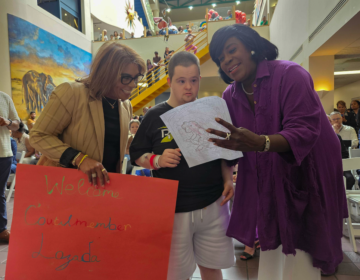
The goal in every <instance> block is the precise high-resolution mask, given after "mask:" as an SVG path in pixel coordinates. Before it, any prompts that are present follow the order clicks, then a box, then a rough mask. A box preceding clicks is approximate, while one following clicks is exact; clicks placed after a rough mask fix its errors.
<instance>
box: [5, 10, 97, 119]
mask: <svg viewBox="0 0 360 280" xmlns="http://www.w3.org/2000/svg"><path fill="white" fill-rule="evenodd" d="M8 29H9V49H10V70H11V88H12V98H13V101H14V104H15V107H16V110H17V112H18V114H19V117H20V118H21V119H26V118H27V117H28V115H29V112H30V111H35V112H37V113H40V112H41V111H42V110H43V108H44V107H45V105H46V103H47V102H48V100H49V97H50V94H51V92H52V91H53V89H54V88H55V87H56V86H57V85H59V84H61V83H64V82H67V81H74V80H75V79H77V78H80V77H84V76H86V75H87V74H88V73H89V69H90V64H91V57H92V55H91V53H88V52H86V51H84V50H82V49H80V48H78V47H76V46H74V45H72V44H70V43H68V42H66V41H64V40H62V39H60V38H58V37H56V36H54V35H53V34H51V33H49V32H47V31H45V30H43V29H41V28H39V27H37V26H35V25H33V24H31V23H30V22H28V21H26V20H23V19H21V18H18V17H16V16H13V15H10V14H8Z"/></svg>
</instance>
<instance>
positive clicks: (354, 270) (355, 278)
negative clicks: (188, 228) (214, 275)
mask: <svg viewBox="0 0 360 280" xmlns="http://www.w3.org/2000/svg"><path fill="white" fill-rule="evenodd" d="M13 207H14V200H13V199H11V200H10V202H9V203H7V211H8V213H7V214H8V228H9V229H11V222H12V216H13ZM357 243H358V244H357V245H358V248H360V240H358V241H357ZM342 245H343V251H344V260H343V262H342V263H341V264H340V265H339V269H338V272H337V274H336V275H335V276H331V277H322V279H323V280H360V254H357V253H354V252H353V251H352V248H351V245H350V243H349V240H348V239H347V238H345V237H343V238H342ZM243 250H244V247H243V246H242V245H241V244H238V245H236V250H235V255H236V259H237V260H236V263H235V265H234V266H233V267H231V268H229V269H225V270H223V278H224V280H225V279H226V280H257V279H258V277H257V272H258V267H259V251H258V252H257V253H256V258H254V259H252V260H249V261H241V260H240V257H239V256H240V254H241V253H242V252H243ZM7 253H8V245H6V244H1V243H0V280H4V279H5V268H6V259H7ZM192 279H193V280H200V279H201V277H200V271H199V269H196V271H195V273H194V275H193V278H192ZM124 280H126V279H124Z"/></svg>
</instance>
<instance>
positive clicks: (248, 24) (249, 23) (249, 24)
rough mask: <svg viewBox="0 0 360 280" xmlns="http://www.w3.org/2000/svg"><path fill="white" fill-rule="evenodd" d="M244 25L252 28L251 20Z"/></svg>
mask: <svg viewBox="0 0 360 280" xmlns="http://www.w3.org/2000/svg"><path fill="white" fill-rule="evenodd" d="M244 25H247V26H250V27H251V20H250V19H248V20H247V21H246V22H245V23H244Z"/></svg>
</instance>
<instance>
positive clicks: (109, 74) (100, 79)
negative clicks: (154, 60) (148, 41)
mask: <svg viewBox="0 0 360 280" xmlns="http://www.w3.org/2000/svg"><path fill="white" fill-rule="evenodd" d="M131 63H135V64H137V65H138V67H139V74H141V75H143V74H144V73H145V69H146V65H145V61H144V60H143V59H142V58H141V57H140V55H139V54H138V53H137V52H135V51H134V50H133V49H131V48H130V47H128V46H125V45H122V44H119V43H117V42H110V41H108V42H106V43H104V44H103V45H102V46H101V48H100V49H99V51H98V52H97V54H96V56H95V58H94V60H93V62H92V64H91V68H90V74H89V76H87V77H85V78H82V79H79V80H77V81H78V82H80V83H83V84H84V85H85V87H86V88H88V89H89V90H90V94H91V95H92V96H93V97H94V98H96V99H101V97H102V96H104V95H107V94H108V93H110V92H111V91H112V90H113V89H114V88H115V86H116V83H117V82H118V81H119V80H120V78H121V74H122V73H123V71H124V69H125V67H126V66H128V65H129V64H131Z"/></svg>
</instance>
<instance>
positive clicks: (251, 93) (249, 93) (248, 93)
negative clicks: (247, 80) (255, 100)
mask: <svg viewBox="0 0 360 280" xmlns="http://www.w3.org/2000/svg"><path fill="white" fill-rule="evenodd" d="M241 87H242V89H243V91H244V92H245V93H246V94H247V95H253V94H254V92H247V91H246V90H245V88H244V85H243V83H241Z"/></svg>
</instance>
